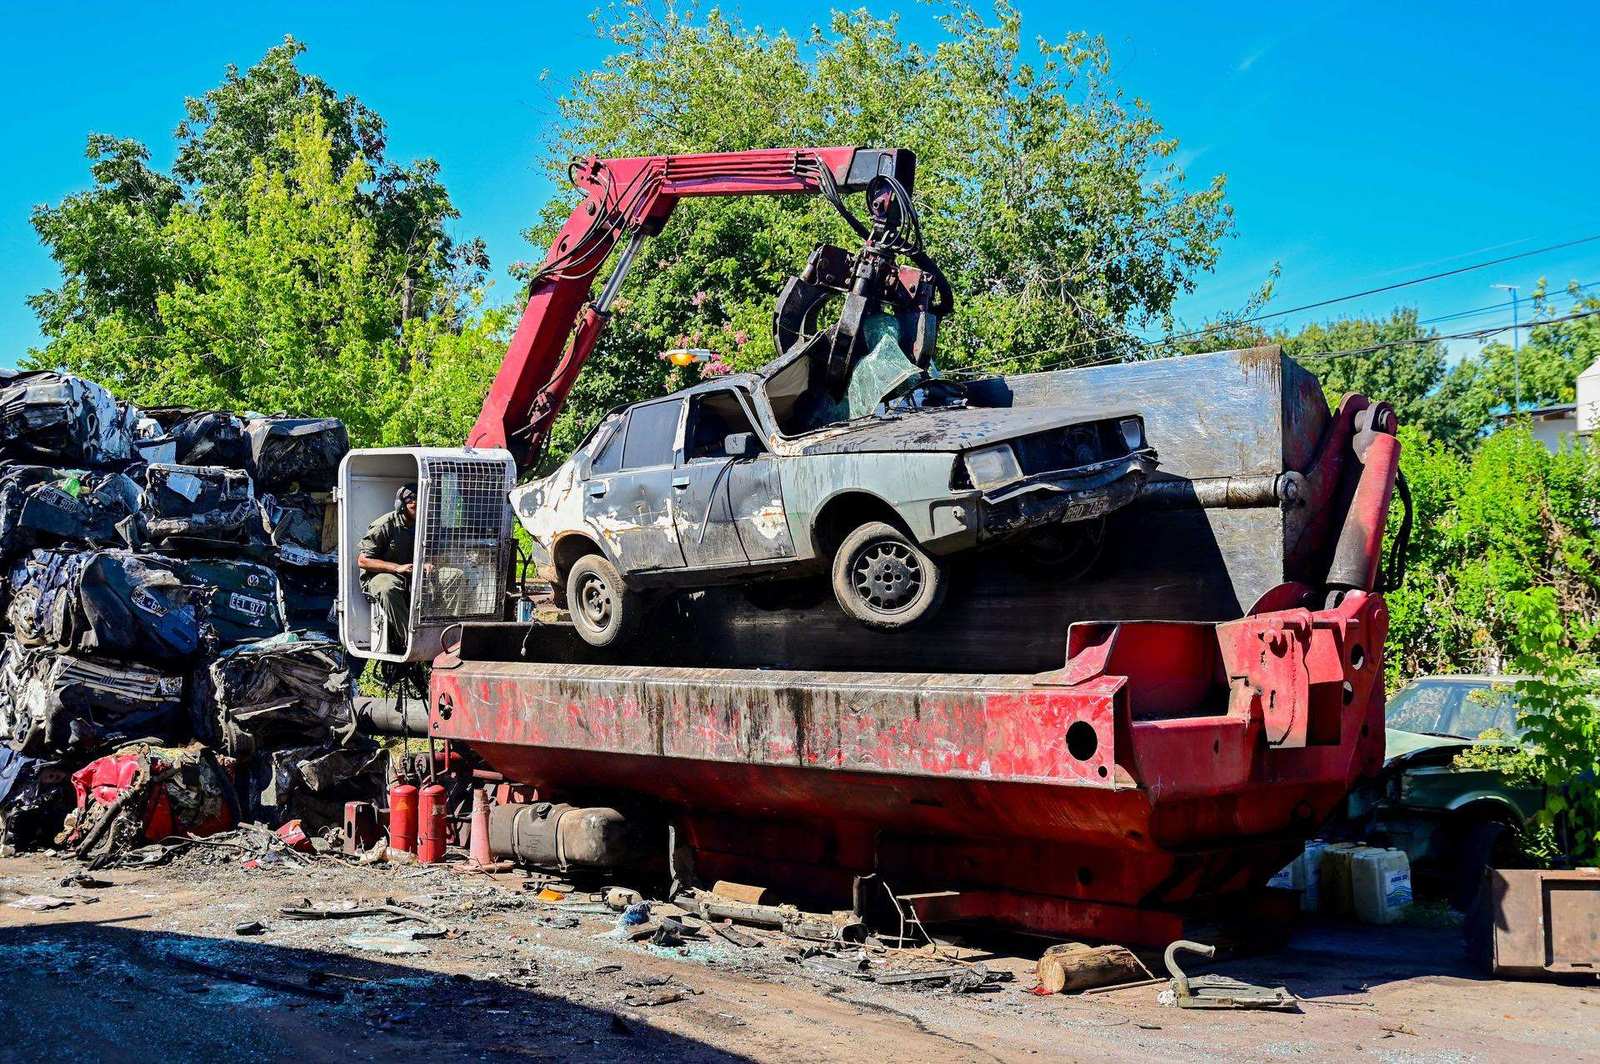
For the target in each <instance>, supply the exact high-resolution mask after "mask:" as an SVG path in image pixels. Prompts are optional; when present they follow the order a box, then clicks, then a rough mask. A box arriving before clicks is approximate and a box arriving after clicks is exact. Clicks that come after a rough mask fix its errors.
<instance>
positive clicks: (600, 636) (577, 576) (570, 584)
mask: <svg viewBox="0 0 1600 1064" xmlns="http://www.w3.org/2000/svg"><path fill="white" fill-rule="evenodd" d="M566 585H567V613H568V614H569V615H570V616H571V617H572V626H573V627H574V628H576V629H577V630H578V635H580V636H581V637H583V641H584V642H585V643H588V644H589V645H590V646H595V647H609V646H615V645H617V644H620V643H623V642H626V641H627V639H628V637H629V636H631V635H632V634H633V629H634V627H635V626H636V625H637V624H638V622H639V615H640V614H641V613H642V612H644V608H643V603H642V601H641V600H640V597H639V595H638V593H637V592H633V591H629V590H628V589H627V588H626V587H624V586H623V583H622V575H621V574H620V573H618V572H617V567H616V566H614V565H612V564H611V563H610V562H608V561H606V559H605V558H604V557H603V556H602V555H599V554H585V555H584V556H583V557H581V558H579V559H578V560H577V561H576V562H574V563H573V565H572V569H571V570H570V571H568V573H567V579H566Z"/></svg>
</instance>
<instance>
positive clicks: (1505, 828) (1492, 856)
mask: <svg viewBox="0 0 1600 1064" xmlns="http://www.w3.org/2000/svg"><path fill="white" fill-rule="evenodd" d="M1455 846H1456V850H1455V859H1454V861H1452V862H1450V865H1449V867H1450V887H1449V893H1450V905H1451V907H1452V908H1454V909H1455V910H1456V911H1458V912H1468V911H1469V910H1470V909H1471V908H1472V903H1473V901H1474V900H1476V898H1477V896H1478V891H1479V890H1481V889H1482V887H1483V873H1484V870H1485V869H1489V868H1515V867H1517V865H1519V864H1520V863H1521V862H1522V847H1521V845H1520V844H1519V843H1518V841H1517V833H1516V831H1515V830H1513V829H1512V828H1511V826H1510V825H1508V824H1506V823H1505V822H1504V821H1500V820H1476V821H1473V822H1472V823H1470V824H1468V825H1466V827H1465V829H1464V830H1463V831H1461V833H1460V834H1459V835H1457V836H1456V839H1455Z"/></svg>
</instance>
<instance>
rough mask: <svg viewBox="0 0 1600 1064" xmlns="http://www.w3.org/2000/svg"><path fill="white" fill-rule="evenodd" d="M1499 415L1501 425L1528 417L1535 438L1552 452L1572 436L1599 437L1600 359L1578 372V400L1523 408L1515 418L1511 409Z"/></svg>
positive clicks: (1596, 438) (1590, 438) (1594, 438)
mask: <svg viewBox="0 0 1600 1064" xmlns="http://www.w3.org/2000/svg"><path fill="white" fill-rule="evenodd" d="M1497 417H1498V418H1499V420H1500V424H1501V425H1502V426H1505V425H1509V424H1510V423H1511V422H1512V421H1513V420H1517V421H1523V420H1525V421H1527V422H1528V428H1529V430H1530V431H1531V432H1532V433H1533V438H1534V439H1536V440H1538V441H1539V442H1540V443H1542V444H1544V445H1545V446H1546V447H1547V448H1549V449H1550V450H1551V451H1552V452H1554V451H1558V450H1560V449H1561V443H1562V441H1563V440H1567V441H1568V442H1569V443H1570V442H1571V439H1572V438H1573V437H1579V438H1581V439H1586V440H1591V441H1596V440H1600V359H1596V360H1595V363H1594V365H1592V366H1590V367H1589V368H1588V369H1586V370H1584V371H1583V372H1582V373H1580V374H1578V395H1577V401H1576V402H1572V403H1557V404H1556V405H1554V406H1541V407H1539V408H1537V409H1535V410H1523V411H1521V412H1519V413H1518V414H1517V415H1516V417H1515V418H1513V417H1512V415H1511V413H1510V412H1509V411H1508V412H1506V413H1504V414H1499V415H1497Z"/></svg>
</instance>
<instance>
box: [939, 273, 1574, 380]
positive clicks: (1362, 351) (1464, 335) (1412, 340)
mask: <svg viewBox="0 0 1600 1064" xmlns="http://www.w3.org/2000/svg"><path fill="white" fill-rule="evenodd" d="M1596 283H1597V284H1600V282H1596ZM1596 315H1600V310H1584V311H1578V312H1576V313H1572V314H1565V315H1563V316H1561V317H1559V318H1543V319H1540V320H1537V321H1528V322H1523V323H1522V324H1520V325H1496V326H1492V327H1490V328H1487V329H1473V330H1470V331H1468V332H1458V333H1436V334H1434V335H1432V336H1413V337H1409V338H1407V339H1404V340H1385V341H1383V342H1382V343H1376V344H1370V345H1368V346H1367V347H1351V348H1345V349H1343V350H1338V351H1300V352H1296V354H1295V356H1294V357H1296V358H1345V357H1348V356H1352V355H1370V354H1373V353H1375V352H1378V351H1384V350H1388V349H1389V348H1391V347H1409V346H1415V345H1417V344H1432V343H1438V342H1440V341H1442V340H1479V339H1483V338H1484V337H1488V336H1493V335H1495V334H1496V333H1503V332H1510V331H1511V330H1512V329H1537V328H1540V327H1541V326H1545V325H1560V324H1561V323H1562V322H1568V321H1577V320H1579V319H1580V318H1592V317H1595V316H1596ZM1006 361H1008V362H1009V361H1013V360H1012V359H1007V360H1006ZM1122 361H1124V359H1123V358H1122V356H1120V355H1110V356H1107V357H1106V358H1101V359H1095V360H1094V361H1092V362H1079V363H1077V364H1075V365H1072V366H1067V364H1066V363H1065V362H1051V363H1047V364H1045V365H1043V366H1036V367H1034V368H1033V369H1030V370H1027V371H1026V372H1028V373H1047V372H1049V371H1050V370H1053V369H1061V368H1063V367H1066V368H1070V369H1089V368H1090V367H1093V366H1108V365H1112V364H1114V363H1117V362H1122ZM971 368H974V367H969V366H957V367H955V369H953V370H952V371H951V375H954V374H956V373H962V372H965V371H966V370H968V369H971Z"/></svg>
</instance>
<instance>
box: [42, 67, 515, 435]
mask: <svg viewBox="0 0 1600 1064" xmlns="http://www.w3.org/2000/svg"><path fill="white" fill-rule="evenodd" d="M303 50H304V49H303V46H302V45H300V44H299V43H298V42H295V41H294V40H292V39H289V40H286V41H285V43H284V44H282V45H280V46H278V47H276V48H273V49H271V50H270V51H269V52H268V53H267V54H266V56H265V57H264V58H263V59H262V61H261V62H260V63H258V64H257V65H256V66H254V67H251V68H250V70H249V71H247V72H245V73H244V74H240V73H239V72H238V71H237V70H235V69H233V68H229V70H228V72H227V76H226V78H225V80H224V82H223V83H222V85H221V86H219V87H218V88H216V89H213V90H212V91H210V92H208V93H205V94H204V95H203V96H201V97H199V98H196V99H192V100H190V101H188V118H187V119H186V120H185V121H184V123H183V124H182V125H180V126H179V127H178V130H177V134H176V136H177V142H178V151H177V161H176V163H175V165H174V167H173V174H172V175H167V174H163V173H160V172H158V171H155V170H153V169H152V168H151V167H150V165H149V151H148V149H146V148H145V147H144V146H143V145H141V144H139V143H137V142H135V141H131V140H126V139H118V138H114V137H108V136H102V135H95V136H91V137H90V138H89V148H88V154H89V158H90V160H91V168H90V174H91V177H92V179H93V185H92V187H91V188H90V189H89V190H87V191H85V192H82V193H78V194H76V195H72V196H69V197H67V198H66V199H65V200H63V201H62V202H61V203H60V204H58V205H55V206H46V207H40V208H38V209H37V210H36V211H35V212H34V217H33V223H34V226H35V228H36V229H37V231H38V233H39V235H40V238H41V239H42V240H43V241H44V243H45V244H46V245H47V246H48V247H49V248H50V250H51V254H52V255H53V256H54V258H55V259H56V262H57V263H58V265H59V266H60V269H61V273H62V282H61V284H60V286H59V287H57V288H54V289H52V290H49V291H46V292H43V293H40V294H39V295H37V296H34V297H33V298H32V299H31V300H30V303H31V304H32V306H33V307H34V309H35V312H36V313H37V314H38V316H39V321H40V327H41V331H42V332H43V333H44V336H45V339H46V342H45V344H44V346H42V347H41V348H39V349H37V350H35V351H33V352H30V354H29V356H28V358H27V359H26V364H28V365H31V366H36V367H59V368H63V369H66V370H69V371H71V372H74V373H79V374H82V375H83V376H86V377H90V378H92V379H95V380H98V381H100V382H101V383H103V384H105V385H106V386H107V387H109V388H111V389H112V390H113V391H115V392H117V393H118V394H120V395H122V396H125V397H127V398H129V399H132V400H134V401H135V402H139V403H142V404H146V405H154V404H165V403H175V404H191V405H197V406H207V407H221V408H231V409H257V410H266V411H278V410H284V411H288V412H292V413H316V414H325V415H335V416H339V417H342V418H344V419H345V420H346V421H347V422H348V423H349V427H350V431H351V435H352V438H353V439H355V440H356V441H358V442H361V443H370V442H375V441H377V440H379V439H380V438H386V436H385V429H384V426H385V424H386V423H387V421H388V419H389V418H390V417H391V416H394V415H396V413H397V412H398V411H400V410H403V409H409V410H417V409H420V408H421V407H422V405H423V404H422V402H421V400H420V399H419V398H417V397H414V396H412V395H410V394H409V390H411V389H423V390H429V389H433V388H435V387H436V385H437V380H439V379H454V377H455V375H454V374H452V373H450V372H446V371H445V370H447V369H448V367H447V366H444V365H442V364H441V363H442V360H444V361H448V360H451V359H462V358H466V357H468V356H467V355H466V354H465V348H466V347H468V346H472V345H476V346H473V349H472V352H471V359H472V360H473V361H474V363H475V364H478V365H481V363H482V362H483V360H484V359H483V356H484V350H487V348H488V347H489V346H491V345H493V346H500V341H499V333H498V331H499V330H502V329H503V327H504V321H503V316H502V317H492V318H482V317H481V316H476V315H478V311H479V310H480V309H481V304H482V297H481V294H479V293H478V289H479V287H480V286H481V282H482V275H481V271H482V269H483V268H484V267H486V265H487V263H486V260H485V259H484V258H483V255H482V249H481V245H480V244H479V243H478V242H476V241H473V242H468V243H466V244H460V245H457V244H454V243H452V242H451V240H450V238H449V237H448V235H447V234H446V232H445V226H446V224H447V223H448V222H449V221H450V220H452V219H454V218H455V210H454V208H453V207H452V206H451V205H450V201H449V197H448V195H447V194H446V193H445V190H444V188H443V186H442V185H440V184H439V183H438V181H437V174H436V169H435V167H434V166H433V164H432V163H431V161H428V160H424V161H422V162H420V163H414V164H411V165H408V166H398V165H396V164H394V163H391V162H389V161H387V160H386V159H385V158H384V154H383V151H384V142H383V137H384V127H383V122H382V121H381V119H379V117H378V116H377V115H376V114H374V113H373V112H371V111H370V110H368V109H367V108H366V107H365V106H363V105H362V104H361V103H360V102H359V101H358V100H356V99H355V98H353V97H349V96H345V97H340V96H338V95H337V94H335V93H334V92H333V91H332V90H331V89H330V88H329V87H328V86H327V85H326V84H325V83H323V82H322V81H321V80H320V79H318V78H316V77H313V76H310V75H305V74H302V73H300V71H299V70H298V69H297V66H296V60H297V58H298V57H299V56H300V54H301V53H302V52H303ZM479 348H483V349H484V350H479ZM502 349H503V348H502ZM486 386H487V379H485V380H484V381H483V382H481V383H480V384H479V385H478V386H477V387H476V389H475V395H473V396H472V397H470V398H469V393H468V392H467V391H466V390H465V389H463V391H462V392H461V393H460V394H459V395H457V396H455V397H454V399H453V402H454V403H455V404H456V405H466V404H468V403H469V402H470V404H471V406H472V409H473V410H474V411H475V410H476V408H477V402H478V400H479V399H481V396H482V391H483V388H484V387H486ZM461 420H462V417H461V415H459V414H456V415H454V416H452V417H447V418H441V419H439V420H438V421H437V422H436V423H437V424H449V425H455V424H459V423H460V422H461ZM469 420H470V419H469ZM390 435H392V433H390ZM459 438H460V437H457V439H458V440H459Z"/></svg>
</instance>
